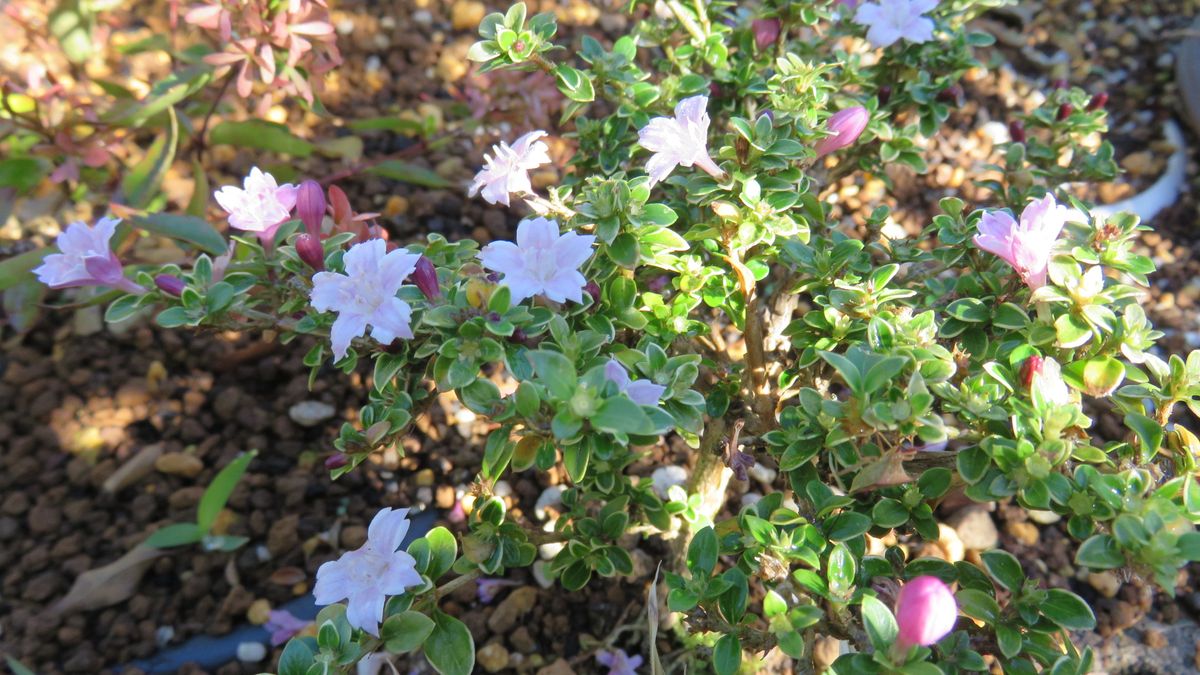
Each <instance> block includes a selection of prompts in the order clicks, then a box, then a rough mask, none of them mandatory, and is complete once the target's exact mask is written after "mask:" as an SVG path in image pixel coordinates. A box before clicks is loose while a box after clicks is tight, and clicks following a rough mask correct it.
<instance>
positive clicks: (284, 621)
mask: <svg viewBox="0 0 1200 675" xmlns="http://www.w3.org/2000/svg"><path fill="white" fill-rule="evenodd" d="M267 616H268V617H270V618H268V619H267V623H266V625H264V626H263V628H266V629H267V632H269V633H270V634H271V646H272V647H278V646H279V645H281V644H283V643H285V642H287V641H288V640H290V639H292V637H293V636H294V635H296V634H297V633H299V632H300V631H302V630H304V629H305V628H307V627H308V624H310V623H312V622H311V621H305V620H304V619H300V618H297V617H296V616H295V615H294V614H292V613H291V612H289V611H287V610H286V609H273V610H271V611H270V613H269V614H268V615H267Z"/></svg>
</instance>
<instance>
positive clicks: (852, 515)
mask: <svg viewBox="0 0 1200 675" xmlns="http://www.w3.org/2000/svg"><path fill="white" fill-rule="evenodd" d="M869 529H871V519H870V518H869V517H868V516H866V515H864V514H861V513H858V512H857V511H844V512H842V513H839V514H837V515H836V516H833V517H832V518H829V519H828V520H826V521H825V536H826V537H828V538H829V540H830V541H846V540H847V539H853V538H855V537H857V536H859V535H861V534H865V533H866V531H867V530H869Z"/></svg>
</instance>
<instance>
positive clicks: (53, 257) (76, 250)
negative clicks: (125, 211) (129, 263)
mask: <svg viewBox="0 0 1200 675" xmlns="http://www.w3.org/2000/svg"><path fill="white" fill-rule="evenodd" d="M120 222H121V219H120V218H109V217H107V216H106V217H103V218H101V219H100V220H98V221H96V225H95V226H94V227H89V226H88V225H87V224H86V223H83V222H74V223H71V224H70V225H68V226H67V229H66V230H64V231H63V233H62V234H60V235H58V240H57V241H56V242H55V243H56V244H57V245H58V250H59V251H60V252H59V253H52V254H50V255H48V256H46V257H45V259H44V260H42V264H41V265H40V266H38V267H36V268H34V270H33V273H34V274H35V275H36V276H37V278H38V281H40V282H42V283H43V284H46V285H47V286H49V287H50V288H71V287H74V286H112V287H113V288H119V289H121V290H123V291H125V292H126V293H145V292H146V289H144V288H142V287H141V286H139V285H137V284H135V283H133V281H131V280H129V279H126V278H125V268H124V267H122V266H121V261H120V260H119V259H118V258H117V254H116V253H113V251H112V249H111V248H110V247H109V241H110V240H111V239H112V236H113V233H114V232H116V230H117V225H118V224H119V223H120Z"/></svg>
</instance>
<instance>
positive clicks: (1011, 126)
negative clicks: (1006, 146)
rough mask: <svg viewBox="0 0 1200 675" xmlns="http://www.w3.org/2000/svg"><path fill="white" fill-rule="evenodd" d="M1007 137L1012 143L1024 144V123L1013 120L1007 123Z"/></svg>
mask: <svg viewBox="0 0 1200 675" xmlns="http://www.w3.org/2000/svg"><path fill="white" fill-rule="evenodd" d="M1008 135H1009V136H1010V137H1011V138H1012V140H1013V143H1024V142H1025V123H1024V122H1022V121H1021V120H1013V121H1011V122H1009V123H1008Z"/></svg>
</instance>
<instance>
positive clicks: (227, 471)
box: [196, 450, 258, 534]
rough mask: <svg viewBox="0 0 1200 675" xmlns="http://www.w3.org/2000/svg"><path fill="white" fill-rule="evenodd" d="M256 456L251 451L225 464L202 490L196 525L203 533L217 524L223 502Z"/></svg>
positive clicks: (254, 451) (255, 451)
mask: <svg viewBox="0 0 1200 675" xmlns="http://www.w3.org/2000/svg"><path fill="white" fill-rule="evenodd" d="M257 454H258V451H257V450H251V451H250V452H244V453H242V454H241V455H238V457H237V459H234V460H233V461H232V462H230V463H229V464H226V465H225V468H223V469H221V471H220V472H219V473H217V475H216V477H215V478H213V480H212V482H211V483H209V485H208V487H207V488H205V489H204V495H203V496H202V497H200V505H199V506H198V507H196V525H197V526H199V528H200V530H201V531H202V532H203V533H205V534H207V533H208V531H209V530H211V529H212V526H213V523H215V522H217V514H219V513H220V512H221V509H223V508H225V502H227V501H229V495H231V494H233V488H235V487H237V484H238V481H239V480H241V479H242V474H244V473H246V467H248V466H250V462H251V461H252V460H253V459H254V457H255V455H257Z"/></svg>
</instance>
